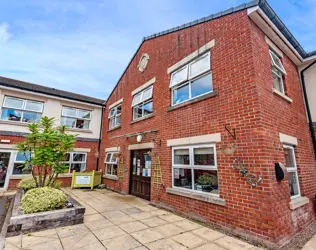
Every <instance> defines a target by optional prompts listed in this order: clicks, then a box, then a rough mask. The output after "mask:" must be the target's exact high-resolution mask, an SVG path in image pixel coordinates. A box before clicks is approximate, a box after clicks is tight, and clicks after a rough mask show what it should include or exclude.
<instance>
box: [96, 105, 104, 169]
mask: <svg viewBox="0 0 316 250" xmlns="http://www.w3.org/2000/svg"><path fill="white" fill-rule="evenodd" d="M104 107H105V106H102V113H101V124H100V134H99V143H98V158H97V171H98V170H99V162H100V148H101V138H102V129H103V115H104Z"/></svg>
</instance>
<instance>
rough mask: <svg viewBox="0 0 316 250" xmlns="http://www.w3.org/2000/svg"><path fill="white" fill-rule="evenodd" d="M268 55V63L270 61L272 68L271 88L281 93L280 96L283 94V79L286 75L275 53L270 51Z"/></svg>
mask: <svg viewBox="0 0 316 250" xmlns="http://www.w3.org/2000/svg"><path fill="white" fill-rule="evenodd" d="M269 54H270V61H271V66H272V79H273V88H274V89H276V90H277V91H279V92H281V93H282V94H285V91H284V82H283V77H284V75H286V72H285V69H284V66H283V64H282V62H281V59H280V58H279V57H278V55H277V54H276V53H275V52H273V51H272V50H271V49H270V51H269Z"/></svg>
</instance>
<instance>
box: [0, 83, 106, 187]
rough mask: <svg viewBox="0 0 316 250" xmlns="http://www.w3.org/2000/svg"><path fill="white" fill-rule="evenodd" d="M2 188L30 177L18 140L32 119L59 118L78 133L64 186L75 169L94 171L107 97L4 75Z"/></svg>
mask: <svg viewBox="0 0 316 250" xmlns="http://www.w3.org/2000/svg"><path fill="white" fill-rule="evenodd" d="M0 103H1V107H0V109H1V117H0V158H1V173H0V179H1V180H0V189H7V188H9V189H12V188H15V187H16V185H17V183H18V182H19V181H20V180H21V179H22V178H26V177H30V176H31V175H30V171H28V170H26V169H24V168H23V167H21V165H22V164H23V163H24V161H25V159H24V155H23V154H20V153H18V152H17V151H16V149H15V147H14V143H16V142H19V141H22V140H23V136H24V135H25V134H27V133H28V127H27V123H28V122H37V121H38V120H39V119H40V117H42V116H48V117H54V118H55V123H56V124H55V125H56V126H58V125H61V124H63V125H66V126H67V127H68V133H72V134H76V135H78V136H77V140H76V143H75V148H74V152H70V153H69V158H68V162H69V171H68V172H67V173H65V174H61V175H60V178H61V179H62V182H63V184H64V185H67V184H70V183H71V172H72V170H74V169H75V170H76V171H83V170H94V169H95V168H96V165H97V159H98V151H99V141H100V140H99V138H100V128H101V117H102V115H101V114H102V108H103V105H104V103H105V100H100V99H96V98H93V97H88V96H82V95H78V94H75V93H71V92H66V91H62V90H57V89H53V88H48V87H44V86H41V85H36V84H32V83H28V82H22V81H17V80H13V79H9V78H5V77H0Z"/></svg>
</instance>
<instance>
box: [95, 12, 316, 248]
mask: <svg viewBox="0 0 316 250" xmlns="http://www.w3.org/2000/svg"><path fill="white" fill-rule="evenodd" d="M212 39H215V46H214V47H213V48H212V49H211V64H212V73H213V89H214V90H216V91H218V94H217V95H216V96H215V97H211V98H208V99H205V100H203V101H199V102H196V103H194V104H190V105H187V106H184V107H181V108H179V109H175V110H173V111H170V112H168V111H167V108H168V107H170V102H171V93H170V89H169V81H170V75H168V74H167V68H168V67H170V66H171V65H173V64H174V63H176V62H178V61H180V60H181V59H183V58H184V57H185V56H187V55H189V54H190V53H192V52H193V51H195V50H197V49H198V48H200V47H201V46H203V45H204V44H206V43H207V42H209V41H211V40H212ZM268 51H269V50H268V46H267V44H266V43H265V41H264V36H263V34H262V32H261V31H260V30H258V28H257V27H256V26H255V25H254V24H253V23H252V22H251V21H250V20H249V19H248V16H247V13H246V11H242V12H238V13H235V14H232V15H229V16H225V17H222V18H219V19H216V20H213V21H210V22H207V23H203V24H199V25H196V26H194V27H191V28H187V29H184V30H181V31H178V32H174V33H171V34H168V35H164V36H160V37H158V38H155V39H153V40H148V41H145V42H144V43H143V44H142V46H141V48H140V49H139V51H138V53H137V55H136V57H135V58H134V59H133V60H132V62H131V64H130V65H129V67H128V69H127V71H126V72H125V74H124V76H123V77H122V79H121V80H120V82H119V84H118V86H117V88H116V89H115V90H114V92H113V94H112V95H111V96H110V97H109V99H108V102H107V103H108V106H109V105H111V104H112V103H114V102H115V101H117V100H119V99H121V98H124V101H123V107H122V117H121V124H122V125H121V127H120V128H118V129H115V130H112V131H107V130H108V118H107V117H108V115H107V114H108V112H109V110H108V108H107V109H106V110H105V115H104V126H103V138H102V147H101V154H100V155H101V158H100V168H103V169H104V163H103V162H104V158H105V151H104V149H105V148H108V147H117V146H120V149H121V150H120V152H121V154H122V155H123V158H124V162H125V168H126V171H125V174H124V179H123V180H120V181H118V182H116V181H113V180H108V179H104V180H103V183H105V184H107V185H108V186H110V187H112V188H115V189H117V190H119V191H122V192H124V193H129V178H130V177H129V176H130V161H131V159H130V158H131V156H130V151H129V150H128V145H131V144H136V138H135V137H120V138H117V136H122V135H126V134H130V133H135V132H142V131H148V130H158V132H155V133H149V134H146V135H144V139H143V142H153V141H154V142H155V148H154V151H155V152H156V153H157V155H159V157H160V160H161V168H162V173H163V183H164V186H163V188H162V189H159V188H156V187H154V186H153V185H152V189H151V200H152V201H153V202H155V203H158V204H161V205H165V206H168V207H170V208H172V209H174V210H176V211H179V212H185V213H186V214H189V215H191V216H194V217H198V218H200V219H202V220H203V221H206V222H209V223H216V224H218V225H220V226H223V227H227V228H230V229H232V230H234V229H236V230H237V231H238V233H241V234H244V233H246V234H248V235H249V234H250V235H252V236H253V237H256V238H260V239H262V240H266V241H271V242H274V243H277V242H279V241H280V240H282V239H283V240H286V239H288V238H290V237H291V236H292V235H293V234H294V233H295V232H296V231H298V230H299V228H300V227H302V226H304V225H305V224H306V223H307V222H308V221H311V220H312V216H313V211H312V205H311V204H312V203H310V204H309V205H306V206H305V207H303V208H301V209H299V210H296V211H295V212H294V213H293V212H291V210H290V209H289V201H290V197H289V188H288V184H287V182H286V181H284V182H282V183H281V184H278V183H277V181H276V179H275V173H274V163H275V162H277V161H281V162H284V156H283V152H282V150H283V148H282V145H281V143H280V139H279V134H278V133H279V132H281V133H284V134H288V135H291V136H296V137H297V138H299V146H298V147H297V152H296V153H297V161H298V164H299V168H300V170H299V174H300V175H301V177H300V178H301V179H300V181H301V189H302V193H303V194H304V195H306V196H308V197H310V198H311V197H312V194H313V193H315V187H316V184H315V181H314V182H312V181H311V179H314V180H315V177H316V176H314V173H312V172H311V171H312V167H313V166H315V160H314V158H313V151H312V148H311V140H310V137H309V135H308V133H309V132H308V127H307V123H306V117H305V110H304V105H303V99H302V94H301V89H300V86H299V78H298V74H297V69H296V67H295V65H293V63H292V62H290V61H289V59H288V58H285V68H286V71H287V72H288V76H287V79H286V84H287V86H288V91H289V96H290V97H291V98H292V99H293V103H292V104H291V105H289V104H288V103H286V102H285V101H284V100H281V99H279V97H277V96H275V95H273V93H272V77H271V68H270V60H269V54H268ZM142 53H148V54H149V56H150V59H149V63H148V66H147V68H146V69H145V71H144V72H143V73H140V72H139V71H138V69H137V64H138V61H139V59H140V57H141V55H142ZM153 77H156V82H155V83H154V92H153V100H154V104H153V106H154V116H153V117H152V118H150V119H146V120H143V121H140V122H137V123H134V124H131V123H130V122H131V120H132V109H131V102H132V96H131V92H132V91H133V90H134V89H136V88H137V87H139V86H140V85H142V84H144V83H145V82H147V81H148V80H150V79H151V78H153ZM225 125H227V126H228V127H229V128H231V129H233V128H235V129H236V134H237V139H236V140H234V139H233V138H232V137H231V136H230V134H229V133H228V132H227V131H226V130H225ZM213 133H221V137H222V139H221V140H222V141H221V142H220V143H217V144H216V147H217V149H220V148H224V147H227V146H230V145H235V146H236V151H235V152H234V154H233V155H226V154H223V153H221V152H220V151H218V154H217V161H218V176H219V188H220V197H221V198H223V199H225V200H226V206H219V205H215V204H210V203H206V202H202V201H198V200H193V199H189V198H184V197H181V196H176V195H171V194H167V193H166V188H167V187H171V186H172V174H171V169H172V166H171V157H172V156H171V148H170V147H167V140H169V139H175V138H182V137H189V136H198V135H204V134H213ZM160 141H161V145H160ZM236 157H240V158H241V159H242V160H243V162H244V163H245V164H246V165H248V166H249V171H250V172H252V173H255V174H258V175H260V176H261V177H262V179H263V180H262V182H261V183H260V184H259V185H258V186H257V187H252V186H250V185H249V184H248V183H247V182H246V180H245V178H243V177H241V176H240V174H239V173H238V172H237V171H234V170H232V168H231V167H230V164H232V163H233V160H234V159H235V158H236ZM303 169H304V171H303ZM308 176H310V177H308ZM308 178H309V179H308ZM282 210H283V211H282ZM281 212H282V213H281ZM293 215H294V216H293ZM301 215H303V217H302V216H301ZM291 216H292V217H291ZM294 218H297V221H296V224H295V225H294ZM280 243H282V242H280Z"/></svg>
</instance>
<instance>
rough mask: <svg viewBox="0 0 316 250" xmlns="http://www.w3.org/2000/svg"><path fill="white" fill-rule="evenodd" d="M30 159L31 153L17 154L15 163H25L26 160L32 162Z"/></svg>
mask: <svg viewBox="0 0 316 250" xmlns="http://www.w3.org/2000/svg"><path fill="white" fill-rule="evenodd" d="M30 157H31V154H30V152H25V153H24V152H18V153H17V154H16V157H15V161H23V162H24V161H25V160H28V161H29V160H30Z"/></svg>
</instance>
